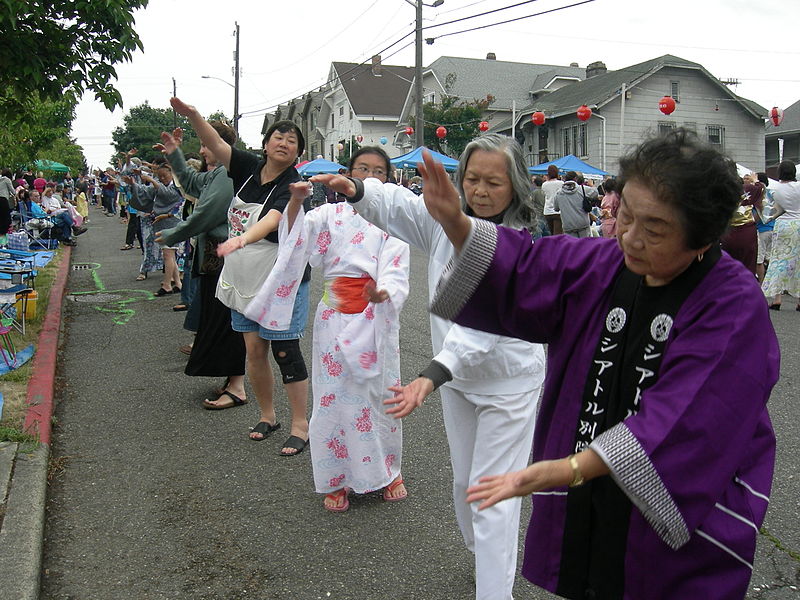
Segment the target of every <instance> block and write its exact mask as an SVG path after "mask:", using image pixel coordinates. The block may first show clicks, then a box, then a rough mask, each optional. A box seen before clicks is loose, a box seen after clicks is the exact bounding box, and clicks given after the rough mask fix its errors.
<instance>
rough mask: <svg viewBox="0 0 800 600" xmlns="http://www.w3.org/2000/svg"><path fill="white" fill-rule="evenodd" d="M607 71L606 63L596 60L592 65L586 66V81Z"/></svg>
mask: <svg viewBox="0 0 800 600" xmlns="http://www.w3.org/2000/svg"><path fill="white" fill-rule="evenodd" d="M607 72H608V69H607V68H606V63H604V62H603V61H601V60H597V61H595V62H593V63H590V64H588V65H586V79H590V78H591V77H594V76H595V75H603V74H604V73H607Z"/></svg>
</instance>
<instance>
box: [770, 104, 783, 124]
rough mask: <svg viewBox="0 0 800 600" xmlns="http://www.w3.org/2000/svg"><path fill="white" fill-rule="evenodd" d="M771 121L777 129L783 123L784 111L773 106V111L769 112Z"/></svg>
mask: <svg viewBox="0 0 800 600" xmlns="http://www.w3.org/2000/svg"><path fill="white" fill-rule="evenodd" d="M769 120H770V121H772V124H773V125H775V127H777V126H778V125H780V124H781V121H783V111H782V110H781V109H780V108H778V107H777V106H773V107H772V110H771V111H769Z"/></svg>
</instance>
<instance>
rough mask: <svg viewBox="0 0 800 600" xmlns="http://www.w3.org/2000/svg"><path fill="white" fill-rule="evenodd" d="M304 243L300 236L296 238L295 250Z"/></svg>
mask: <svg viewBox="0 0 800 600" xmlns="http://www.w3.org/2000/svg"><path fill="white" fill-rule="evenodd" d="M305 243H306V241H305V240H304V239H303V238H302V236H301V237H298V238H297V242H296V243H295V248H299V247H300V246H302V245H303V244H305Z"/></svg>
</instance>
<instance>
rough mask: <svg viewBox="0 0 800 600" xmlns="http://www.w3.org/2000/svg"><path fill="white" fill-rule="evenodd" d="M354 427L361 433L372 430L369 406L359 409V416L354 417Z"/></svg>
mask: <svg viewBox="0 0 800 600" xmlns="http://www.w3.org/2000/svg"><path fill="white" fill-rule="evenodd" d="M356 429H357V430H358V431H360V432H361V433H367V432H369V431H372V414H371V409H370V407H368V406H367V407H364V408H362V409H361V416H360V417H358V418H357V419H356Z"/></svg>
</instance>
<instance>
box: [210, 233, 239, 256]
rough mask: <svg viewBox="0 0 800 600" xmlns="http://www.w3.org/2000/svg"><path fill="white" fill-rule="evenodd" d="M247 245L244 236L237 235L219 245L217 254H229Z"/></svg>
mask: <svg viewBox="0 0 800 600" xmlns="http://www.w3.org/2000/svg"><path fill="white" fill-rule="evenodd" d="M245 246H246V244H245V241H244V239H243V237H242V236H241V235H240V236H237V237H232V238H230V239H229V240H227V241H225V242H222V243H221V244H220V245H219V246H217V256H223V257H224V256H228V254H230V253H231V252H236V251H237V250H241V249H242V248H244V247H245Z"/></svg>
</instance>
